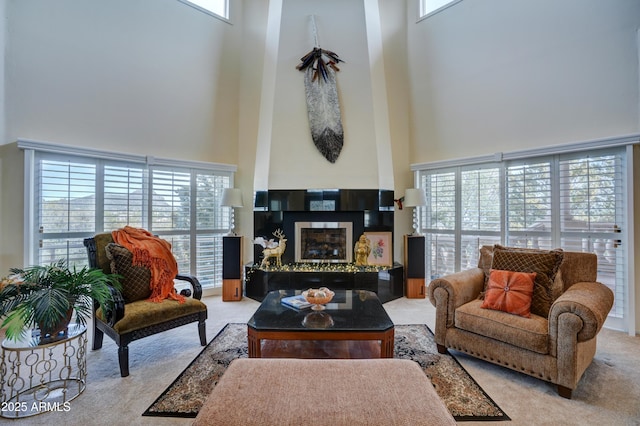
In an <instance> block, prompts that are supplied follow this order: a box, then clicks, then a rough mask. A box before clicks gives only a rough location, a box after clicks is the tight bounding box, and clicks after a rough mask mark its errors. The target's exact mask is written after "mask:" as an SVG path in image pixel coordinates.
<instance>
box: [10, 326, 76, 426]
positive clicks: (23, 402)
mask: <svg viewBox="0 0 640 426" xmlns="http://www.w3.org/2000/svg"><path fill="white" fill-rule="evenodd" d="M87 340H88V339H87V328H86V327H85V326H82V325H77V324H70V325H69V328H68V331H67V334H66V335H65V336H62V337H60V338H59V339H57V340H54V341H51V342H46V343H41V342H40V339H39V337H31V336H25V337H24V338H23V339H21V340H18V341H13V340H9V339H5V340H4V341H3V342H2V356H1V358H0V404H1V406H0V417H6V418H22V417H30V416H34V415H36V414H41V413H44V412H47V411H70V410H71V404H70V401H71V400H73V399H75V398H76V397H77V396H78V395H80V394H81V393H82V392H83V391H84V389H85V387H86V383H85V379H86V377H87Z"/></svg>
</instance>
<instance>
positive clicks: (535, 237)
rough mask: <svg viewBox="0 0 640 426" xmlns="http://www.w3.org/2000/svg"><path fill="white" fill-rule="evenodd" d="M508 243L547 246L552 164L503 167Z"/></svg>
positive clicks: (549, 227)
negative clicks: (504, 168)
mask: <svg viewBox="0 0 640 426" xmlns="http://www.w3.org/2000/svg"><path fill="white" fill-rule="evenodd" d="M506 194H507V195H506V197H507V201H506V207H507V218H506V219H507V244H508V245H510V246H515V247H531V248H544V249H550V248H551V246H552V243H551V220H552V217H551V164H550V162H549V161H542V162H541V161H536V162H531V163H525V164H518V165H510V166H508V167H507V169H506Z"/></svg>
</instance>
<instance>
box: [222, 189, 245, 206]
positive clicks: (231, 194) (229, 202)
mask: <svg viewBox="0 0 640 426" xmlns="http://www.w3.org/2000/svg"><path fill="white" fill-rule="evenodd" d="M220 205H221V206H222V207H243V204H242V191H240V190H239V189H238V188H225V189H224V191H223V192H222V201H221V202H220Z"/></svg>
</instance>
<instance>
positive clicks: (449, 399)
mask: <svg viewBox="0 0 640 426" xmlns="http://www.w3.org/2000/svg"><path fill="white" fill-rule="evenodd" d="M394 355H395V357H396V358H404V359H411V360H413V361H415V362H417V363H418V364H419V365H420V367H421V368H422V369H423V371H424V372H425V374H426V375H427V376H428V377H429V378H430V379H431V382H432V384H433V386H434V388H435V390H436V392H437V393H438V395H439V396H440V398H442V400H443V401H444V403H445V405H446V406H447V408H448V409H449V411H450V412H451V414H452V415H453V416H454V418H455V419H456V420H457V421H469V420H493V421H496V420H510V419H509V417H508V416H507V415H506V414H505V413H504V412H503V411H502V410H501V409H500V407H498V406H497V404H496V403H495V402H494V401H493V400H492V399H491V398H490V397H489V396H488V395H487V394H486V392H485V391H484V390H483V389H482V388H481V387H480V386H479V385H478V384H477V383H476V382H475V380H474V379H473V378H472V377H471V376H470V375H469V374H468V373H467V372H466V371H465V370H464V368H463V367H462V366H461V365H460V363H459V362H458V361H457V360H456V359H455V358H454V357H453V356H451V355H441V354H438V353H437V350H436V346H435V342H434V341H433V333H432V332H431V330H429V328H428V327H427V326H426V325H424V324H415V325H396V329H395V348H394ZM247 356H248V350H247V326H246V324H227V325H226V326H225V327H224V328H223V329H222V330H221V331H220V333H219V334H218V335H217V336H216V337H215V338H214V339H213V340H212V341H211V342H210V343H209V344H208V345H207V346H206V347H205V348H204V349H203V350H202V352H201V353H200V354H199V355H198V356H197V357H196V358H195V359H194V360H193V361H192V362H191V364H189V366H187V368H186V369H185V370H184V371H183V372H182V373H181V374H180V375H179V376H178V378H177V379H176V380H175V381H174V382H173V383H172V384H171V385H170V386H169V387H168V388H167V389H166V390H165V391H164V392H163V393H162V394H161V395H160V396H159V397H158V398H157V399H156V400H155V401H154V402H153V404H151V406H150V407H149V408H148V409H147V410H146V411H145V412H144V413H143V415H144V416H161V417H189V418H193V417H195V416H196V415H197V414H198V411H199V410H200V407H202V404H203V403H204V400H205V399H206V398H207V396H208V395H209V393H210V392H211V390H212V389H213V387H214V386H215V385H216V384H217V383H218V380H219V379H220V377H221V376H222V374H224V371H225V370H226V368H227V366H228V365H229V363H230V362H231V361H232V360H234V359H236V358H245V357H247Z"/></svg>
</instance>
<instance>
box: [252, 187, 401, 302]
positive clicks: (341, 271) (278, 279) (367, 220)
mask: <svg viewBox="0 0 640 426" xmlns="http://www.w3.org/2000/svg"><path fill="white" fill-rule="evenodd" d="M393 198H394V197H393V191H386V190H376V189H339V190H333V189H332V190H305V189H294V190H282V189H279V190H269V191H259V192H256V194H255V198H254V210H253V219H254V222H253V223H254V232H255V234H254V235H255V237H260V236H261V237H264V238H267V239H270V238H271V236H272V235H274V233H275V232H276V230H278V229H281V230H282V231H283V232H284V234H285V235H286V238H287V244H286V250H285V252H284V253H283V254H282V263H283V266H282V267H274V266H272V265H271V266H268V267H264V268H263V267H261V266H260V263H261V260H262V256H263V253H262V250H263V249H262V246H260V245H258V244H254V262H252V263H251V264H248V265H245V294H246V296H247V297H250V298H252V299H254V300H258V301H262V300H263V299H264V297H265V296H266V295H267V294H268V293H269V292H270V291H276V290H296V291H298V290H300V291H301V290H306V289H308V288H311V287H313V288H317V287H328V288H331V289H344V290H350V289H353V290H368V291H373V292H375V293H376V294H377V295H378V298H379V299H380V301H381V302H382V303H384V302H388V301H389V300H394V299H397V298H399V297H402V296H403V294H404V268H403V266H402V265H400V264H394V265H393V266H391V267H383V266H364V267H363V266H356V265H355V264H354V263H353V244H354V242H355V241H356V240H357V239H358V238H359V237H360V235H362V234H363V233H364V232H391V233H393V209H394V202H393Z"/></svg>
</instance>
